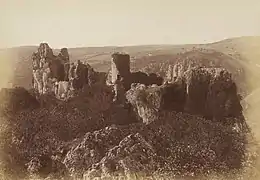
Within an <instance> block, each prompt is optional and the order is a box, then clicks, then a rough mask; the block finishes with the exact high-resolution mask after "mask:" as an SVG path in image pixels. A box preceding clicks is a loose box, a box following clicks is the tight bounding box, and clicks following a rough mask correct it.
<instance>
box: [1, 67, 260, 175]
mask: <svg viewBox="0 0 260 180" xmlns="http://www.w3.org/2000/svg"><path fill="white" fill-rule="evenodd" d="M196 72H199V73H196ZM221 72H222V73H221ZM228 75H229V74H227V73H225V71H219V72H218V71H214V72H212V71H209V70H203V69H200V71H199V70H192V71H191V72H190V73H189V72H188V73H187V74H186V76H185V77H183V78H181V79H180V80H178V81H176V83H174V84H172V85H162V86H154V87H146V86H144V85H140V84H139V85H138V84H137V85H134V84H133V85H132V87H131V89H130V90H129V91H128V92H127V94H126V95H127V99H128V101H129V104H127V106H124V107H123V106H118V105H115V104H112V103H111V101H112V97H113V96H112V95H113V94H112V91H111V89H110V88H109V87H107V86H105V85H100V84H97V85H94V86H93V87H91V88H88V89H85V91H84V92H81V93H80V94H79V96H77V97H74V98H72V99H70V100H68V101H67V102H62V101H59V100H57V99H55V98H54V97H52V96H49V95H43V96H40V97H36V96H35V95H34V94H33V92H28V91H26V90H24V89H23V88H15V89H2V90H1V93H0V98H1V99H0V102H1V139H2V141H1V147H0V148H1V153H2V154H1V170H2V174H5V178H10V179H23V178H28V177H34V178H36V177H38V178H45V179H48V178H49V179H55V178H57V179H62V178H63V179H70V178H72V177H74V178H75V177H78V178H85V179H93V178H106V179H111V178H112V177H121V178H123V177H124V178H128V179H134V178H137V176H142V177H159V176H160V177H161V178H163V177H164V178H163V179H166V178H165V177H166V176H168V179H172V178H173V177H199V176H201V175H203V176H208V175H212V174H227V173H230V172H236V174H238V173H237V172H243V171H244V169H245V168H246V167H250V166H253V163H254V161H253V160H254V158H255V157H256V154H252V153H251V152H250V153H249V151H248V150H247V146H248V144H249V141H248V134H250V131H249V129H248V126H247V125H246V123H245V120H244V117H243V115H242V108H241V105H240V103H239V96H238V94H237V92H236V87H235V84H234V83H233V81H232V80H231V79H230V77H229V76H228ZM187 89H188V91H187ZM199 95H201V96H199ZM169 177H171V178H169ZM234 177H235V176H234ZM234 177H233V178H234ZM157 179H158V178H157Z"/></svg>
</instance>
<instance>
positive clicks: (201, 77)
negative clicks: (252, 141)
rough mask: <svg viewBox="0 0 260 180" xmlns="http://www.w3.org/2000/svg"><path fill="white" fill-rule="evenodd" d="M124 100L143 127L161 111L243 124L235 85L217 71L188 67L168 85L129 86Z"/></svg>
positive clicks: (225, 74) (216, 69) (222, 73)
mask: <svg viewBox="0 0 260 180" xmlns="http://www.w3.org/2000/svg"><path fill="white" fill-rule="evenodd" d="M127 99H128V101H129V102H130V103H131V104H132V105H133V107H134V108H135V110H136V112H137V114H138V115H139V117H141V119H142V121H143V122H144V123H146V124H149V123H150V122H153V121H154V120H158V117H159V116H160V112H162V111H177V112H187V113H190V114H194V115H200V116H202V117H205V118H207V119H210V120H213V121H215V122H220V121H221V122H223V123H225V124H229V123H230V124H234V123H235V122H236V121H238V122H237V123H239V124H240V125H242V126H243V125H244V118H243V115H242V106H241V105H240V99H239V96H238V95H237V90H236V84H235V83H234V82H233V80H232V78H231V74H230V73H229V72H227V71H226V70H224V69H221V68H192V69H190V70H188V71H186V72H185V75H183V76H180V77H177V80H176V81H175V82H174V83H172V84H169V85H164V86H159V87H146V86H144V85H140V84H139V85H137V86H132V89H131V90H129V91H128V92H127ZM229 118H231V119H233V121H231V120H230V119H229ZM236 118H237V120H235V119H236ZM227 119H228V120H227Z"/></svg>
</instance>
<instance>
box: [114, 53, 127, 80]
mask: <svg viewBox="0 0 260 180" xmlns="http://www.w3.org/2000/svg"><path fill="white" fill-rule="evenodd" d="M130 74H131V72H130V56H129V55H128V54H122V53H114V54H112V59H111V81H112V83H114V82H115V81H116V78H117V75H120V76H121V77H123V78H124V79H128V77H130Z"/></svg>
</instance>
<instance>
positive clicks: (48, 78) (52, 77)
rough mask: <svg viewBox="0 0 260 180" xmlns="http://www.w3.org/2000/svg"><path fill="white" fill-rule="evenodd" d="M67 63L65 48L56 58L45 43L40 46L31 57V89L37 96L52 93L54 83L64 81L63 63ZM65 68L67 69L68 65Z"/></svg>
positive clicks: (65, 74)
mask: <svg viewBox="0 0 260 180" xmlns="http://www.w3.org/2000/svg"><path fill="white" fill-rule="evenodd" d="M68 61H69V59H68V52H67V49H66V48H63V49H62V51H61V53H60V54H59V56H58V57H57V56H55V55H54V54H53V51H52V49H51V48H50V47H49V45H48V44H47V43H41V44H40V46H39V48H38V51H37V52H34V53H33V55H32V62H33V87H34V88H35V89H36V90H37V92H38V93H39V94H46V93H48V92H54V83H55V82H57V81H64V80H65V76H67V73H66V72H67V71H65V70H64V68H65V67H64V63H65V62H66V63H69V62H68ZM66 67H67V68H66V69H68V65H66Z"/></svg>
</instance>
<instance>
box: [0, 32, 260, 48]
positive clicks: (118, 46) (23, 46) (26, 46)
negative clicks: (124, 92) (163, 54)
mask: <svg viewBox="0 0 260 180" xmlns="http://www.w3.org/2000/svg"><path fill="white" fill-rule="evenodd" d="M253 37H260V35H259V36H254V35H252V36H233V37H228V38H223V39H220V40H216V41H211V42H207V43H183V44H179V43H178V44H173V43H167V44H134V45H105V46H102V45H100V46H76V47H65V46H64V47H60V48H56V47H55V48H53V47H51V45H50V44H49V43H48V42H45V41H42V42H40V43H39V44H38V45H21V46H12V47H7V48H0V50H5V49H16V48H29V47H38V46H39V45H40V44H41V43H48V44H49V46H50V47H51V48H52V49H61V48H68V49H78V48H109V47H110V48H120V47H135V46H181V45H203V44H205V45H206V44H214V43H219V42H222V41H225V40H229V39H238V38H253Z"/></svg>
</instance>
